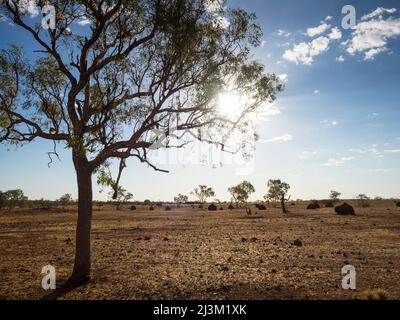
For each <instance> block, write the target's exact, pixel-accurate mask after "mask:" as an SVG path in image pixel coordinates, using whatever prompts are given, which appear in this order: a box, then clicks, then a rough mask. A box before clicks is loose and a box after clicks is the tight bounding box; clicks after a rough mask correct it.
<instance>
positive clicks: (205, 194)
mask: <svg viewBox="0 0 400 320" xmlns="http://www.w3.org/2000/svg"><path fill="white" fill-rule="evenodd" d="M190 194H193V195H195V196H196V197H197V198H198V199H199V202H200V203H205V202H206V201H207V199H208V198H210V197H214V196H215V191H214V189H213V188H211V187H207V186H206V185H199V187H198V188H195V189H194V190H193V191H192V192H191V193H190Z"/></svg>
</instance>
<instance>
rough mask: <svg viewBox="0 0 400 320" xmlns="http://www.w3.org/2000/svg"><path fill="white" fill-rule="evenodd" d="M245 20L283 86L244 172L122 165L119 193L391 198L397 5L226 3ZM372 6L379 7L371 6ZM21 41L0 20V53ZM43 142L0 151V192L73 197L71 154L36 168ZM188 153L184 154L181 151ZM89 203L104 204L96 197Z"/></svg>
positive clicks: (396, 174) (396, 140)
mask: <svg viewBox="0 0 400 320" xmlns="http://www.w3.org/2000/svg"><path fill="white" fill-rule="evenodd" d="M231 3H232V5H234V6H241V7H243V8H245V9H247V10H249V11H254V12H256V13H257V16H258V22H259V23H260V25H261V26H262V28H263V31H264V37H263V45H262V46H261V47H260V48H257V49H256V50H254V52H253V54H254V58H255V59H258V60H260V61H262V62H263V63H264V64H265V65H266V69H267V71H268V72H274V73H276V74H278V75H280V76H281V78H282V80H283V81H285V84H286V89H285V91H284V93H282V94H281V95H280V96H279V97H278V99H277V101H276V104H275V105H274V106H270V107H269V108H268V110H269V113H268V115H267V117H266V119H264V120H263V121H259V122H258V124H257V132H258V133H259V135H260V142H258V143H257V148H256V152H255V155H254V157H253V161H254V163H253V165H252V167H251V170H249V171H248V172H246V174H244V175H243V174H238V168H237V167H238V166H237V165H231V164H225V165H224V166H222V167H220V166H212V165H211V164H209V163H208V164H207V163H205V164H200V163H199V162H200V161H198V163H197V164H196V163H194V164H186V165H183V164H173V163H172V164H171V163H170V164H165V165H164V166H163V167H164V168H166V169H169V170H170V171H171V173H170V174H163V173H158V172H154V171H153V170H152V169H150V168H148V167H147V166H146V165H143V164H140V163H137V161H136V160H134V159H132V160H130V161H129V162H128V168H127V170H126V172H125V175H124V177H123V180H122V185H123V186H124V187H125V188H126V189H128V190H129V191H130V192H132V193H133V194H134V197H135V199H136V200H143V199H147V198H150V199H154V200H157V199H160V200H172V198H173V197H174V196H175V195H176V194H177V193H183V194H189V193H190V191H191V190H193V188H194V187H195V186H196V185H198V184H207V185H210V186H212V187H214V188H215V190H216V194H217V196H216V198H218V199H221V200H228V199H229V195H228V193H227V188H228V187H229V186H232V185H234V184H237V183H238V182H240V181H242V180H244V179H246V180H249V181H251V182H252V183H253V184H254V186H255V188H256V193H255V194H254V196H253V197H252V199H261V198H262V196H263V195H264V194H265V193H266V191H267V190H266V185H267V181H268V179H270V178H281V179H283V180H285V181H286V182H288V183H289V184H290V185H291V191H290V193H291V195H292V198H294V199H296V198H304V199H310V198H324V197H325V198H326V197H327V196H328V194H329V192H330V190H338V191H340V192H342V194H343V196H342V197H346V198H348V197H354V196H355V195H356V194H359V193H366V194H367V195H369V196H372V197H374V196H384V197H399V196H400V190H399V189H400V188H399V181H400V165H399V164H400V161H399V160H400V126H399V119H400V106H399V101H400V90H399V89H400V41H399V40H400V3H399V1H395V0H392V1H370V0H368V1H367V0H363V1H352V2H350V3H349V2H348V1H316V0H299V1H293V0H279V1H278V0H267V1H266V0H263V1H262V0H257V1H256V0H252V1H243V0H235V1H233V0H232V1H231ZM347 4H351V5H353V6H354V7H355V9H356V14H357V25H356V26H354V27H353V28H352V29H350V30H345V29H343V28H342V25H341V20H342V18H343V17H344V15H343V14H342V13H341V11H342V7H343V6H344V5H347ZM379 8H381V9H379ZM11 42H16V43H19V44H21V43H23V44H24V48H25V49H26V50H27V51H32V50H33V49H34V48H35V47H34V45H33V44H32V42H31V41H30V39H29V36H27V35H26V34H24V33H23V32H21V31H20V30H18V29H17V28H16V27H14V26H11V25H9V23H8V22H7V21H3V22H1V23H0V46H1V47H5V46H6V45H7V44H8V43H11ZM51 147H52V146H51V143H50V142H46V141H39V140H38V141H37V142H34V143H31V144H30V145H26V146H24V147H22V148H18V149H17V150H16V149H15V148H14V147H12V148H10V147H9V146H5V145H2V146H0V168H1V174H0V190H6V189H13V188H21V189H23V190H24V191H25V193H26V194H27V195H28V196H29V197H30V198H42V197H44V198H48V199H55V198H58V197H59V196H60V195H62V194H64V193H72V194H73V195H74V197H76V194H77V193H76V186H75V184H76V182H75V180H76V179H75V173H74V169H73V166H72V162H71V156H70V154H69V152H68V151H67V150H63V149H62V147H60V151H61V152H60V154H61V161H62V162H61V163H59V162H58V161H56V162H54V163H53V164H52V166H51V167H50V168H48V167H47V163H48V157H47V154H46V152H47V151H50V150H51ZM192 150H193V149H189V151H188V152H189V154H190V153H191V152H192ZM98 191H99V190H98V188H97V187H95V198H96V199H107V194H106V193H99V192H98Z"/></svg>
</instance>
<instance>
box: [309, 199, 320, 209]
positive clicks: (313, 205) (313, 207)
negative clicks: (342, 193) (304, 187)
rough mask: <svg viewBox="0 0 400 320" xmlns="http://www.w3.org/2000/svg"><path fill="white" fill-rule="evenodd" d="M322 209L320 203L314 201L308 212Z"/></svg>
mask: <svg viewBox="0 0 400 320" xmlns="http://www.w3.org/2000/svg"><path fill="white" fill-rule="evenodd" d="M319 208H321V206H320V205H319V203H318V201H316V200H314V201H312V202H311V203H310V204H309V205H308V206H307V210H316V209H319Z"/></svg>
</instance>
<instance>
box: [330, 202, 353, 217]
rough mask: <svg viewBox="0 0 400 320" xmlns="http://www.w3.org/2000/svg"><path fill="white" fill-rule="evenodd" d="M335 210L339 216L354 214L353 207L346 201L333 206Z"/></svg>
mask: <svg viewBox="0 0 400 320" xmlns="http://www.w3.org/2000/svg"><path fill="white" fill-rule="evenodd" d="M335 212H336V213H337V214H338V215H340V216H354V215H355V214H356V213H355V211H354V208H353V207H352V206H351V205H349V204H347V203H346V202H345V203H343V204H342V205H341V206H337V207H335Z"/></svg>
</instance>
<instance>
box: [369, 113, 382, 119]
mask: <svg viewBox="0 0 400 320" xmlns="http://www.w3.org/2000/svg"><path fill="white" fill-rule="evenodd" d="M377 116H379V113H377V112H372V113H370V114H369V115H368V118H374V117H377Z"/></svg>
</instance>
